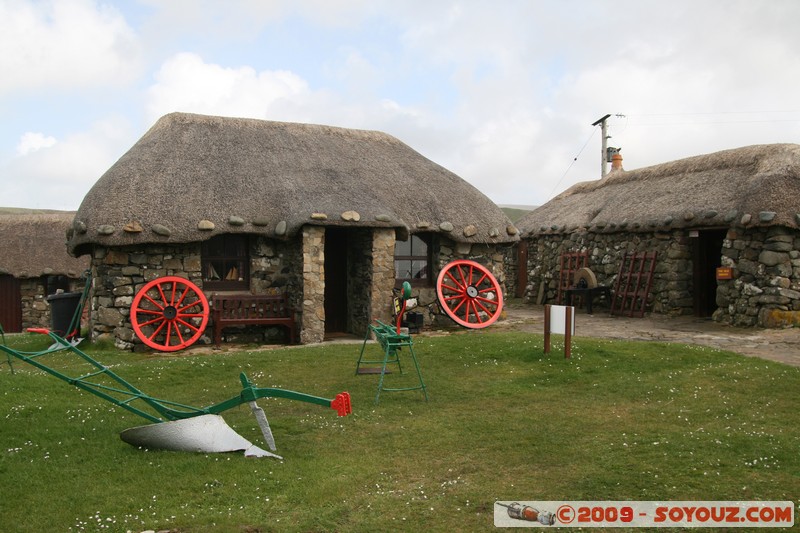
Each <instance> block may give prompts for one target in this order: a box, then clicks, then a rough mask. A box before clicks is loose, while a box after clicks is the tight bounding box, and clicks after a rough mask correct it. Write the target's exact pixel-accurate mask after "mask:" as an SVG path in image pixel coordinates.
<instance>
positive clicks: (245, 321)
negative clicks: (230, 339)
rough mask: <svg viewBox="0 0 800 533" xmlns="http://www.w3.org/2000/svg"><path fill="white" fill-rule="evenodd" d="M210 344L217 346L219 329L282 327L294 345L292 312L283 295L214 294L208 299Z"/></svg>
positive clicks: (219, 336)
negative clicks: (211, 319)
mask: <svg viewBox="0 0 800 533" xmlns="http://www.w3.org/2000/svg"><path fill="white" fill-rule="evenodd" d="M211 316H212V318H213V319H214V343H215V344H216V345H217V346H219V344H220V340H221V339H222V330H223V329H224V328H226V327H228V326H252V325H259V326H285V327H286V328H287V329H288V330H289V343H290V344H294V310H293V309H292V308H291V307H290V306H289V302H288V300H287V297H286V295H285V294H281V295H275V296H268V295H252V294H214V295H213V296H212V297H211Z"/></svg>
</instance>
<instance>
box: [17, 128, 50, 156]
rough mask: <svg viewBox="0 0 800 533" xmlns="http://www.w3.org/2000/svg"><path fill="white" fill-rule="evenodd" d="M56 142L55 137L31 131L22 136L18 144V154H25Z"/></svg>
mask: <svg viewBox="0 0 800 533" xmlns="http://www.w3.org/2000/svg"><path fill="white" fill-rule="evenodd" d="M54 144H56V138H55V137H51V136H49V135H44V134H43V133H38V132H32V131H29V132H26V133H24V134H23V135H22V137H21V138H20V140H19V144H17V155H19V156H25V155H28V154H30V153H31V152H35V151H37V150H41V149H42V148H49V147H51V146H53V145H54Z"/></svg>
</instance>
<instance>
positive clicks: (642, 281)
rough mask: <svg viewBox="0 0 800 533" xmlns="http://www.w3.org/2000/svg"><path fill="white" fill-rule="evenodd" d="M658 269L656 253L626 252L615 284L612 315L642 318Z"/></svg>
mask: <svg viewBox="0 0 800 533" xmlns="http://www.w3.org/2000/svg"><path fill="white" fill-rule="evenodd" d="M655 269H656V252H639V253H635V252H625V255H624V256H623V258H622V263H620V265H619V274H618V275H617V280H616V282H615V283H614V298H613V299H612V301H611V314H612V315H623V314H627V316H630V317H632V316H633V315H634V314H635V315H636V316H637V317H639V318H642V317H643V316H644V308H645V306H646V305H647V296H648V295H649V294H650V285H651V284H652V282H653V272H654V271H655Z"/></svg>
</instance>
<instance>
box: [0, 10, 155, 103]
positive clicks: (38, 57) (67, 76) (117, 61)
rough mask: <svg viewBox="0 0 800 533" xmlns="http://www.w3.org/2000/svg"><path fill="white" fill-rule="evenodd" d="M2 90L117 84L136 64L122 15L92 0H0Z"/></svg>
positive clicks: (132, 41) (130, 74)
mask: <svg viewBox="0 0 800 533" xmlns="http://www.w3.org/2000/svg"><path fill="white" fill-rule="evenodd" d="M0 50H2V51H3V52H2V54H0V72H2V73H3V75H2V76H0V94H2V93H5V92H9V91H19V90H24V89H40V88H45V87H46V88H49V89H52V88H56V87H61V88H75V87H88V86H98V85H99V86H109V85H111V86H116V85H119V84H121V83H125V82H128V81H130V80H131V79H133V78H134V77H135V75H136V74H138V71H139V68H140V45H139V43H138V41H137V38H136V35H135V33H134V32H133V30H132V29H131V28H130V27H129V26H128V25H127V23H126V22H125V20H124V18H123V17H122V16H121V15H120V14H119V13H118V12H117V11H116V10H115V9H113V8H111V7H109V6H107V5H101V6H98V5H97V4H96V2H94V1H93V0H50V1H23V0H0Z"/></svg>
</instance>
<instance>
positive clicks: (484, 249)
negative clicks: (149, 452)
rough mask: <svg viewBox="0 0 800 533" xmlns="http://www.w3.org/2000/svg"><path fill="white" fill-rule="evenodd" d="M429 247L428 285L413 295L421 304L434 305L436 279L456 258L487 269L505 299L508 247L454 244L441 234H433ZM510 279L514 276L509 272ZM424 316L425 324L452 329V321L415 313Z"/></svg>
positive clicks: (424, 311) (417, 289)
mask: <svg viewBox="0 0 800 533" xmlns="http://www.w3.org/2000/svg"><path fill="white" fill-rule="evenodd" d="M431 245H432V246H433V250H432V253H433V258H434V259H433V263H434V264H433V275H432V276H433V277H432V279H431V283H430V286H426V287H414V288H413V291H412V294H413V295H414V296H418V297H419V301H420V303H421V304H433V303H435V302H437V296H436V279H437V278H438V276H439V272H441V270H442V269H443V268H444V267H445V266H446V265H447V264H449V263H450V262H452V261H455V260H456V259H470V260H473V261H475V262H477V263H480V264H481V265H483V266H485V267H487V268H488V269H489V271H490V272H491V273H492V275H493V276H494V277H495V278H496V279H497V283H498V284H499V285H500V288H501V290H502V291H503V297H504V298H507V297H508V291H507V290H506V283H507V279H508V275H507V268H506V256H507V254H508V253H510V250H511V248H512V246H511V245H510V244H470V243H460V242H459V243H457V242H455V241H452V240H450V239H449V238H447V237H444V236H442V235H434V236H433V239H432V243H431ZM511 277H513V273H511ZM418 311H420V312H422V313H423V314H424V321H425V322H424V324H425V325H433V326H436V327H439V326H444V327H446V326H452V325H453V324H454V322H453V321H452V320H451V319H450V318H449V317H447V316H444V315H433V316H432V315H431V314H430V313H428V312H427V311H426V310H424V309H422V310H418Z"/></svg>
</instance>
